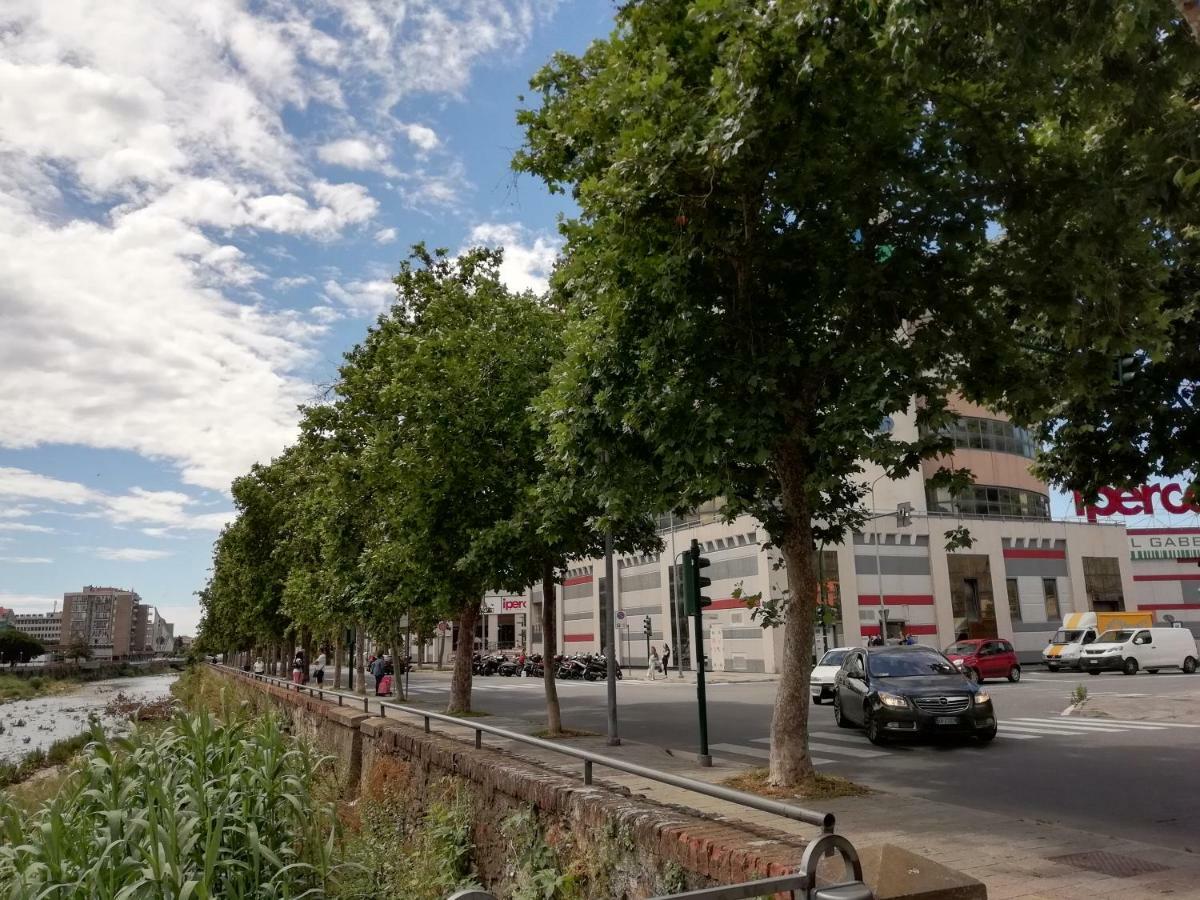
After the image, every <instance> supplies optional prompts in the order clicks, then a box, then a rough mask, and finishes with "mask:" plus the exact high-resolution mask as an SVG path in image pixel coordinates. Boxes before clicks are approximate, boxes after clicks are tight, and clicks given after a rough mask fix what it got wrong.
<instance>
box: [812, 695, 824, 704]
mask: <svg viewBox="0 0 1200 900" xmlns="http://www.w3.org/2000/svg"><path fill="white" fill-rule="evenodd" d="M824 702H825V698H824V697H822V696H821V695H820V694H813V703H815V704H817V706H820V705H821V704H822V703H824Z"/></svg>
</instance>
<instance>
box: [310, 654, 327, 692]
mask: <svg viewBox="0 0 1200 900" xmlns="http://www.w3.org/2000/svg"><path fill="white" fill-rule="evenodd" d="M313 677H314V678H316V679H317V686H318V687H319V686H321V685H323V684H324V683H325V650H324V649H322V650H321V652H320V653H319V654H317V661H316V662H315V663H313Z"/></svg>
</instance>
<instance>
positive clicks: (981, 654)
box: [946, 638, 1021, 684]
mask: <svg viewBox="0 0 1200 900" xmlns="http://www.w3.org/2000/svg"><path fill="white" fill-rule="evenodd" d="M946 657H947V658H948V659H949V660H950V662H952V663H954V664H955V665H956V666H958V667H959V668H960V669H962V671H963V674H964V675H966V676H967V677H968V678H970V679H971V680H972V681H974V682H975V683H976V684H981V683H982V682H983V681H984V679H986V678H1007V679H1008V680H1009V681H1020V680H1021V664H1020V663H1019V662H1017V654H1016V651H1015V650H1013V647H1012V644H1010V643H1009V642H1008V641H1002V640H1000V639H999V638H976V639H973V640H969V641H957V642H955V643H953V644H951V645H950V646H949V647H947V648H946Z"/></svg>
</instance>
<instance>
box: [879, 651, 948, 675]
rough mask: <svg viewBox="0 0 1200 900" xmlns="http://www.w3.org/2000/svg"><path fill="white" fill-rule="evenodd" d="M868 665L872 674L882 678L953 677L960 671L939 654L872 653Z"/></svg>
mask: <svg viewBox="0 0 1200 900" xmlns="http://www.w3.org/2000/svg"><path fill="white" fill-rule="evenodd" d="M867 665H868V667H869V668H870V670H871V674H872V675H877V676H878V677H880V678H912V677H919V676H922V675H953V674H954V673H955V672H957V671H958V670H957V669H956V668H954V666H952V665H951V664H950V663H949V662H947V661H946V659H945V658H944V657H942V656H940V655H939V654H937V653H872V654H871V655H870V656H868V657H867Z"/></svg>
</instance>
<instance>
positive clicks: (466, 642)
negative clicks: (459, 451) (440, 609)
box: [446, 598, 479, 713]
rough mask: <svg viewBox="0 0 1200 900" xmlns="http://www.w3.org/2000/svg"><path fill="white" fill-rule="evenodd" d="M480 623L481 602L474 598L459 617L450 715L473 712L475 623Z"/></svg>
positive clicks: (451, 680)
mask: <svg viewBox="0 0 1200 900" xmlns="http://www.w3.org/2000/svg"><path fill="white" fill-rule="evenodd" d="M478 621H479V600H478V598H472V600H471V602H470V603H468V604H467V605H466V606H465V607H464V608H463V611H462V612H461V613H459V616H458V650H457V651H456V652H455V654H454V674H453V675H451V676H450V705H449V706H448V707H446V712H448V713H462V712H470V711H471V657H472V656H473V655H474V650H475V623H477V622H478Z"/></svg>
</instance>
